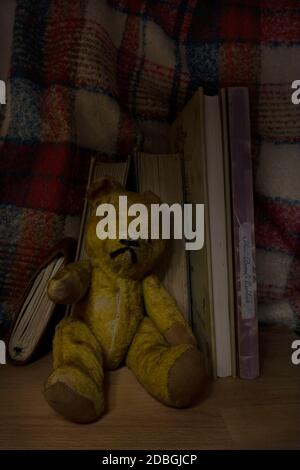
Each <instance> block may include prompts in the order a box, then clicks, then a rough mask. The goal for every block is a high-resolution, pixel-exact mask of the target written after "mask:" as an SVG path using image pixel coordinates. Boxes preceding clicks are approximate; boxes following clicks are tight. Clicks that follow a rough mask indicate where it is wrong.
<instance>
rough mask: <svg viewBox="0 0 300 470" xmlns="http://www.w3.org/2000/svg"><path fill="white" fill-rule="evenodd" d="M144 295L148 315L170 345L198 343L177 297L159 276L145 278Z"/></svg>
mask: <svg viewBox="0 0 300 470" xmlns="http://www.w3.org/2000/svg"><path fill="white" fill-rule="evenodd" d="M143 295H144V303H145V308H146V312H147V314H148V316H149V317H150V318H151V319H152V321H153V322H154V324H155V325H156V327H157V329H158V331H159V332H160V333H161V334H163V336H164V338H165V339H166V340H167V342H168V343H169V344H170V345H178V344H191V345H193V346H195V345H196V340H195V337H194V335H193V333H192V330H191V329H190V327H189V325H188V323H187V322H186V321H185V319H184V317H183V315H182V313H181V312H180V310H179V308H178V306H177V304H176V301H175V299H174V298H173V297H172V296H171V295H170V294H169V293H168V292H167V290H166V289H165V287H164V286H163V284H162V283H161V282H160V280H159V279H158V278H157V276H154V275H150V276H148V277H146V278H145V279H144V281H143Z"/></svg>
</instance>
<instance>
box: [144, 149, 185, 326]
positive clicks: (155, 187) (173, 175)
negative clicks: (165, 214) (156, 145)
mask: <svg viewBox="0 0 300 470" xmlns="http://www.w3.org/2000/svg"><path fill="white" fill-rule="evenodd" d="M135 173H136V182H137V186H138V190H139V192H141V193H142V192H144V191H148V190H151V191H152V192H153V193H155V194H156V195H157V196H158V197H159V198H160V199H161V201H162V203H167V204H169V205H171V204H173V203H179V204H181V206H182V205H183V204H184V186H183V172H182V155H180V154H147V153H137V155H136V157H135ZM171 234H172V230H171ZM157 273H158V275H159V276H160V278H161V279H162V281H163V283H164V286H165V287H166V289H167V290H168V291H169V292H170V294H171V295H172V296H173V297H174V299H175V300H176V302H177V304H178V307H179V309H180V311H181V312H182V313H183V316H184V317H185V318H186V320H187V321H188V322H189V323H190V322H191V308H190V289H189V277H188V260H187V255H186V251H185V246H184V240H183V239H174V238H172V237H171V239H170V240H169V242H168V245H167V252H166V254H165V255H164V256H163V258H162V261H161V263H160V266H159V269H158V271H157Z"/></svg>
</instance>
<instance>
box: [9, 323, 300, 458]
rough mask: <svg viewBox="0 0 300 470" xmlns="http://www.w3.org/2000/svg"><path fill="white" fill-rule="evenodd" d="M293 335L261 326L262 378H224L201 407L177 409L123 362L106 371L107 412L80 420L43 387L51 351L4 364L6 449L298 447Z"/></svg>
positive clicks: (298, 380) (298, 381)
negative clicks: (55, 406)
mask: <svg viewBox="0 0 300 470" xmlns="http://www.w3.org/2000/svg"><path fill="white" fill-rule="evenodd" d="M294 337H295V336H294V335H293V334H292V333H291V332H290V331H288V330H286V329H283V328H270V327H269V328H262V329H261V338H260V339H261V357H262V375H261V377H260V378H259V379H256V380H253V381H245V380H239V379H219V380H217V381H216V382H214V384H213V386H212V390H211V392H210V394H209V395H208V396H207V397H206V398H205V399H204V400H203V401H202V403H200V404H199V405H197V406H196V407H194V408H192V409H187V410H175V409H172V408H168V407H165V406H163V405H161V404H160V403H158V402H156V401H155V400H154V399H152V398H151V397H150V396H149V395H148V394H147V393H146V392H145V390H144V389H143V388H142V387H141V386H140V385H139V384H138V383H137V381H136V379H135V377H134V376H133V375H132V373H131V372H130V371H129V370H127V369H126V368H122V369H120V370H118V371H116V372H112V373H110V374H109V375H108V377H107V390H108V392H109V393H108V411H107V413H106V415H105V416H104V417H103V418H102V420H100V421H99V422H98V423H95V424H92V425H75V424H72V423H69V422H67V421H65V420H64V419H62V418H61V417H60V416H58V415H56V414H55V413H54V412H53V411H52V410H51V409H50V408H49V407H48V405H47V403H46V402H45V400H44V398H43V396H42V393H41V390H42V386H43V381H44V380H45V378H46V377H47V374H48V373H49V371H50V368H51V357H50V356H47V357H44V358H43V359H41V360H39V361H38V362H36V363H34V364H31V365H28V366H24V367H18V368H16V367H13V366H10V365H6V366H0V387H1V390H0V448H1V449H164V448H165V449H184V448H185V449H232V448H235V449H238V448H254V449H256V448H257V449H258V448H264V449H267V448H270V449H272V448H275V449H279V448H281V449H287V448H297V449H300V431H299V429H300V366H298V367H297V366H293V365H292V364H291V361H290V355H291V342H292V340H293V339H294Z"/></svg>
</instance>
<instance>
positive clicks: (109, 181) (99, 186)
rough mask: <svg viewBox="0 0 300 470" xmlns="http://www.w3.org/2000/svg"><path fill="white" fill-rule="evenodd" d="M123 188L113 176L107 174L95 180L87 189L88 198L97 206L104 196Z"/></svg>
mask: <svg viewBox="0 0 300 470" xmlns="http://www.w3.org/2000/svg"><path fill="white" fill-rule="evenodd" d="M120 189H123V186H122V185H121V184H120V183H119V182H118V181H117V180H116V179H115V178H113V177H110V176H105V177H103V178H99V179H97V180H96V181H94V182H93V184H92V185H91V186H90V187H89V188H88V190H87V200H88V202H89V203H90V204H91V205H92V206H93V207H95V206H97V204H98V203H99V202H100V200H101V199H102V198H103V196H105V195H107V194H109V193H111V192H113V191H116V190H120Z"/></svg>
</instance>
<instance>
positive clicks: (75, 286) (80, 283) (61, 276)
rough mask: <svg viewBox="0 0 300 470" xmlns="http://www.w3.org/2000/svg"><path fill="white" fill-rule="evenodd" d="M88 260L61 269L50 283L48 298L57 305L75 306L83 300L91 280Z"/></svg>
mask: <svg viewBox="0 0 300 470" xmlns="http://www.w3.org/2000/svg"><path fill="white" fill-rule="evenodd" d="M91 272H92V267H91V264H90V262H89V261H88V260H81V261H76V262H75V263H70V264H67V265H66V266H65V267H64V268H62V269H60V270H59V271H58V272H57V273H56V274H55V275H54V276H53V277H52V279H51V280H50V281H49V283H48V289H47V291H48V296H49V297H50V299H51V300H52V301H53V302H55V303H57V304H74V303H76V302H78V301H79V300H80V299H82V298H83V296H84V295H85V293H86V291H87V289H88V287H89V285H90V280H91Z"/></svg>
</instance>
